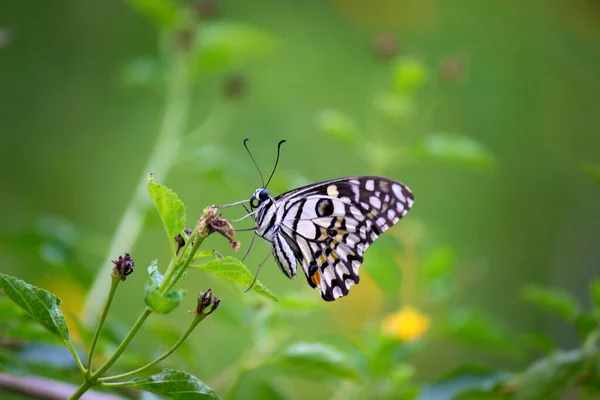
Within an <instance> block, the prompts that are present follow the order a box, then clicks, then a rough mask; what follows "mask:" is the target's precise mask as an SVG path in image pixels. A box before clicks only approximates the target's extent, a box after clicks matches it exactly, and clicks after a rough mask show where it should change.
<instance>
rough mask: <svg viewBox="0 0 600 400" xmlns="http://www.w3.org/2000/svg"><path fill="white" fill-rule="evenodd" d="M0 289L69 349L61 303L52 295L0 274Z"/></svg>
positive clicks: (68, 338)
mask: <svg viewBox="0 0 600 400" xmlns="http://www.w3.org/2000/svg"><path fill="white" fill-rule="evenodd" d="M0 289H2V291H3V292H4V294H6V296H8V297H9V298H10V299H11V300H12V301H14V302H15V303H16V304H18V305H19V306H20V307H21V308H22V309H23V310H24V311H25V312H26V313H27V314H28V315H29V316H30V317H31V318H33V319H34V320H35V321H37V322H38V323H39V324H41V325H42V326H43V327H44V328H46V329H47V330H48V331H50V332H51V333H53V334H54V335H56V336H58V337H59V338H60V339H62V340H63V341H64V342H65V343H66V344H68V345H70V346H71V347H72V346H73V344H72V343H71V336H70V335H69V330H68V329H67V324H66V322H65V317H64V316H63V314H62V312H61V311H60V305H61V303H62V301H61V300H60V299H59V298H58V297H56V296H55V295H53V294H52V293H50V292H48V291H46V290H44V289H40V288H38V287H35V286H33V285H30V284H28V283H26V282H24V281H22V280H20V279H18V278H15V277H14V276H10V275H5V274H3V273H1V272H0Z"/></svg>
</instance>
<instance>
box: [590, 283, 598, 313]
mask: <svg viewBox="0 0 600 400" xmlns="http://www.w3.org/2000/svg"><path fill="white" fill-rule="evenodd" d="M590 298H591V299H592V303H594V307H595V308H596V309H597V310H600V279H594V280H593V281H592V283H591V284H590Z"/></svg>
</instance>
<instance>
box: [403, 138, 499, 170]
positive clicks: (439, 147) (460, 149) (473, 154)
mask: <svg viewBox="0 0 600 400" xmlns="http://www.w3.org/2000/svg"><path fill="white" fill-rule="evenodd" d="M411 151H412V154H413V156H414V157H415V158H416V159H417V160H422V161H440V162H449V163H456V164H463V165H466V166H469V167H474V168H478V169H482V170H487V169H490V168H492V167H493V166H494V157H493V156H492V154H491V153H490V152H489V151H488V150H487V149H486V148H485V147H483V146H482V145H481V144H480V143H478V142H476V141H475V140H473V139H471V138H468V137H465V136H459V135H453V134H446V133H436V134H431V135H429V136H427V137H426V138H425V139H424V140H423V141H422V142H421V143H417V144H416V145H415V146H414V147H413V148H412V150H411Z"/></svg>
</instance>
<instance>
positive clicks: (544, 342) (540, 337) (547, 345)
mask: <svg viewBox="0 0 600 400" xmlns="http://www.w3.org/2000/svg"><path fill="white" fill-rule="evenodd" d="M521 341H522V342H523V344H524V345H525V346H527V347H529V348H531V349H532V350H535V351H538V352H540V353H549V352H552V351H555V350H556V347H557V346H556V343H555V342H554V340H552V339H551V338H550V337H548V335H546V334H544V333H540V332H528V333H525V334H523V336H522V340H521Z"/></svg>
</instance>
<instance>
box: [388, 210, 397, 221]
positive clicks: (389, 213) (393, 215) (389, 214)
mask: <svg viewBox="0 0 600 400" xmlns="http://www.w3.org/2000/svg"><path fill="white" fill-rule="evenodd" d="M387 215H388V219H394V217H395V216H396V212H395V211H394V210H393V209H391V208H390V209H389V210H388V212H387Z"/></svg>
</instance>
